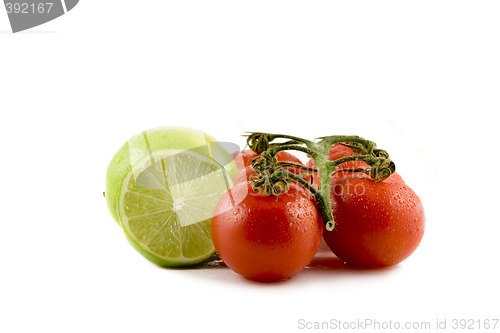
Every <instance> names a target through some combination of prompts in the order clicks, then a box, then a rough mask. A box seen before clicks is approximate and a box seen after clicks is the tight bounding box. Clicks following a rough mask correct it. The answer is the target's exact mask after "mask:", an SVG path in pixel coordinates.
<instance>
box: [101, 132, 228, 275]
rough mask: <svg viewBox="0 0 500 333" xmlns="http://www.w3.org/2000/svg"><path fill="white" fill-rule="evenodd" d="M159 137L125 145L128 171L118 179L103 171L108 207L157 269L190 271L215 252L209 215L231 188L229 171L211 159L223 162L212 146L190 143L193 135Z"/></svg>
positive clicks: (206, 143)
mask: <svg viewBox="0 0 500 333" xmlns="http://www.w3.org/2000/svg"><path fill="white" fill-rule="evenodd" d="M169 132H170V135H168V133H169ZM162 133H163V135H160V136H158V135H156V136H155V135H153V136H151V135H149V133H148V132H147V131H146V132H143V133H142V136H141V135H139V136H136V137H134V138H132V139H131V140H129V142H128V146H129V147H128V151H129V154H127V158H128V161H129V162H128V164H129V168H126V170H127V171H126V172H125V174H124V175H123V178H122V176H118V177H110V175H109V173H110V171H109V169H108V180H109V179H111V181H110V182H108V188H109V190H110V191H113V190H116V187H118V188H117V191H116V193H112V194H111V195H113V196H114V197H115V200H114V201H113V200H111V201H108V205H109V204H110V202H111V206H110V210H111V211H113V209H116V218H117V220H118V221H119V223H120V225H121V226H122V228H123V230H124V231H125V234H126V236H127V239H128V240H129V242H130V243H131V244H132V245H133V246H134V247H135V248H136V249H137V250H138V251H139V252H140V253H141V254H142V255H143V256H144V257H146V258H147V259H149V260H151V261H153V262H154V263H156V264H158V265H161V266H167V267H179V266H186V265H192V264H196V263H199V262H202V261H203V260H205V259H207V258H209V257H210V256H212V255H213V254H214V252H215V249H214V246H213V243H212V239H211V235H210V223H211V218H212V213H213V210H214V208H215V205H216V204H217V202H218V201H219V199H220V198H221V197H222V195H223V194H224V193H225V192H226V191H227V190H228V189H229V188H230V187H231V186H232V182H231V174H232V173H234V172H235V166H234V163H233V162H230V163H228V164H226V165H223V164H221V163H219V161H218V160H216V159H215V158H214V156H218V157H221V158H219V160H224V158H222V154H223V152H222V150H221V149H219V148H217V146H216V145H210V143H211V142H215V140H210V142H207V141H208V140H206V136H204V137H205V142H204V145H200V146H197V144H199V143H202V141H203V140H193V134H196V135H195V136H194V137H195V139H196V138H197V135H198V134H199V131H194V130H190V129H179V128H175V129H174V130H172V129H163V130H162ZM156 134H158V133H156ZM198 136H199V135H198ZM183 137H186V139H183ZM210 138H211V137H210ZM158 139H161V140H159V141H158ZM157 141H158V142H157ZM181 146H184V147H185V148H184V149H179V148H181ZM167 147H172V148H167ZM218 150H220V151H218ZM227 154H228V153H227ZM228 155H229V154H228ZM132 161H133V162H132ZM225 161H226V162H228V161H232V159H226V160H225ZM118 164H119V163H118ZM112 165H113V163H112ZM110 168H111V165H110ZM228 171H229V173H228ZM116 179H118V182H117V183H113V182H112V181H113V180H115V181H116ZM120 179H121V180H120ZM118 183H119V184H118ZM113 184H114V185H115V186H111V185H113ZM117 185H119V186H117ZM106 197H107V198H108V193H107V192H106Z"/></svg>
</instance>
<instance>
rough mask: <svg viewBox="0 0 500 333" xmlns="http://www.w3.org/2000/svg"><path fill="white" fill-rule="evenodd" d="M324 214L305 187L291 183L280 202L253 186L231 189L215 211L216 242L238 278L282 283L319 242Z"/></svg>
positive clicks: (213, 238)
mask: <svg viewBox="0 0 500 333" xmlns="http://www.w3.org/2000/svg"><path fill="white" fill-rule="evenodd" d="M322 232H323V223H322V220H321V217H320V214H319V212H318V210H317V208H316V206H315V204H314V202H313V201H312V200H311V198H310V196H309V195H308V194H307V193H306V192H305V190H304V189H303V188H301V187H300V186H299V185H296V184H294V183H291V184H290V189H289V190H288V192H286V193H283V194H281V195H280V196H279V197H278V200H276V197H274V196H263V195H261V194H259V193H257V192H254V191H253V190H252V188H251V186H250V183H249V182H246V183H239V184H237V185H236V186H234V187H233V188H232V189H231V190H229V191H228V192H227V193H226V194H225V195H224V196H223V197H222V199H221V200H220V202H219V203H218V205H217V206H216V208H215V212H214V217H213V218H212V240H213V242H214V245H215V249H216V250H217V252H218V254H219V256H220V257H221V259H222V260H223V261H224V262H225V263H226V265H227V266H228V267H229V268H231V269H232V270H233V271H235V272H236V273H238V274H241V275H243V276H245V277H247V278H249V279H252V280H257V281H279V280H284V279H287V278H289V277H291V276H293V275H295V274H296V273H298V272H299V271H301V270H302V269H303V268H304V267H305V266H306V265H307V264H308V263H309V262H310V261H311V259H312V258H313V257H314V255H315V253H316V251H317V250H318V247H319V244H320V242H321V238H322Z"/></svg>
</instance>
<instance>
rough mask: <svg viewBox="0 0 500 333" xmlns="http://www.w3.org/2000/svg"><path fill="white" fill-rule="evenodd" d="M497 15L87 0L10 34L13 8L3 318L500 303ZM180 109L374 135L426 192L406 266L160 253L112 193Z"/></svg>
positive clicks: (207, 319) (390, 4) (5, 103)
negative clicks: (148, 135) (293, 265)
mask: <svg viewBox="0 0 500 333" xmlns="http://www.w3.org/2000/svg"><path fill="white" fill-rule="evenodd" d="M499 17H500V3H499V2H498V1H435V0H434V1H348V2H337V1H290V0H287V1H273V0H267V1H247V2H241V1H161V2H160V1H139V2H138V1H123V0H120V1H119V0H107V1H88V0H82V1H81V2H80V3H79V4H78V5H77V6H76V7H75V8H74V9H73V10H72V11H70V12H69V13H68V14H66V15H64V16H63V17H61V18H59V19H56V20H54V21H52V22H50V23H47V24H45V25H42V26H39V27H36V28H34V29H32V30H29V31H27V32H24V33H18V34H12V33H11V32H10V31H9V30H10V27H9V24H8V19H7V15H6V13H5V11H3V9H0V112H1V120H0V144H1V146H0V148H1V163H0V171H1V175H2V178H1V192H0V193H1V194H0V196H1V200H0V203H1V211H0V223H1V228H0V256H1V261H0V265H1V266H0V267H1V273H0V307H1V309H0V331H2V332H112V331H113V332H153V331H154V332H184V331H185V332H188V331H189V332H195V331H196V332H204V331H206V330H208V329H210V330H211V331H214V332H215V330H213V329H216V331H217V332H229V331H234V332H299V331H306V330H301V329H300V325H299V320H301V319H303V320H305V321H306V322H315V321H330V320H332V319H337V320H341V321H351V320H357V319H361V320H364V319H365V318H368V319H373V320H378V321H389V320H391V321H393V322H396V321H398V322H401V323H404V322H406V321H410V322H420V321H428V322H431V324H432V325H433V326H432V327H435V325H436V321H437V320H441V321H443V320H445V319H446V320H447V328H448V331H450V332H451V331H453V330H451V325H452V322H451V320H452V319H454V318H458V319H488V318H499V317H500V311H499V310H500V304H499V296H500V292H499V287H498V280H499V279H500V274H499V273H498V265H499V264H498V254H499V253H500V246H499V233H500V224H499V223H500V219H499V214H498V207H499V205H500V201H499V199H500V196H499V194H498V186H499V185H500V184H499V181H498V179H499V178H498V177H499V176H498V170H499V169H498V167H499V162H500V158H499V152H498V151H499V140H498V136H497V135H498V134H497V127H498V123H499V122H498V118H495V115H496V114H497V113H498V111H499V110H500V96H499V95H500V20H499ZM165 125H180V126H189V127H194V128H198V129H201V130H204V131H206V132H208V133H209V134H211V135H213V136H215V137H216V138H217V139H219V140H221V141H232V142H236V143H239V144H243V142H244V140H243V139H242V138H241V137H240V135H241V134H242V132H243V131H248V130H255V131H270V132H278V133H279V132H282V133H288V134H296V135H299V136H305V137H308V138H313V137H317V136H323V135H330V134H357V135H361V136H364V137H366V138H369V139H371V140H373V141H375V142H377V143H378V146H379V147H381V148H384V149H386V150H387V151H389V152H390V153H391V157H392V158H393V160H394V161H395V162H396V164H397V167H398V171H399V173H400V174H401V175H402V176H403V178H404V179H405V180H406V182H407V184H409V185H410V186H411V187H412V188H413V189H414V190H415V192H417V194H419V196H420V197H421V199H422V201H423V203H424V207H425V210H426V217H427V225H426V234H425V236H424V239H423V242H422V243H421V246H420V247H419V248H418V249H417V251H416V252H415V253H414V254H413V255H412V256H411V257H410V258H409V259H408V260H406V261H404V262H403V263H401V264H400V265H398V266H397V267H394V268H390V269H385V270H376V271H353V270H348V269H342V268H338V267H337V268H332V269H306V270H304V271H303V272H301V273H299V274H298V275H296V276H295V277H293V278H292V279H290V280H288V281H285V282H281V283H274V284H262V283H254V282H251V281H248V280H246V279H244V278H241V277H239V276H238V275H236V274H235V273H233V272H232V271H230V270H229V269H212V270H207V269H205V270H169V269H161V268H158V267H156V266H154V265H153V264H151V263H149V262H148V261H147V260H145V259H144V258H143V257H142V256H140V255H139V254H138V253H137V252H135V250H134V249H133V248H132V247H130V246H129V245H128V243H127V242H126V240H125V238H124V236H123V234H122V232H121V230H120V229H119V227H118V226H117V225H116V224H115V222H114V221H113V219H112V218H111V216H110V215H109V213H108V211H107V207H106V204H105V201H104V198H103V197H102V192H103V191H104V180H105V171H106V168H107V165H108V163H109V161H110V159H111V157H112V156H113V154H114V153H115V151H116V150H117V149H118V148H119V147H120V146H121V145H122V144H123V143H124V142H125V141H126V140H127V139H128V138H129V137H130V136H132V135H134V134H136V133H137V132H140V131H142V130H144V129H147V128H152V127H157V126H165ZM475 325H476V326H475V327H476V328H477V323H476V324H475ZM498 330H500V324H498V326H497V331H498ZM316 331H317V330H316ZM330 331H339V330H334V329H331V330H330ZM350 331H353V332H354V331H355V330H350ZM367 331H368V330H367ZM455 331H456V330H455ZM490 331H491V330H490Z"/></svg>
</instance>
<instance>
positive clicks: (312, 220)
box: [212, 144, 425, 281]
mask: <svg viewBox="0 0 500 333" xmlns="http://www.w3.org/2000/svg"><path fill="white" fill-rule="evenodd" d="M356 155H358V154H357V153H356V152H354V151H353V150H352V149H351V148H350V147H348V146H345V145H343V144H335V145H333V146H332V147H331V149H330V151H329V153H328V160H330V161H337V160H339V159H341V158H345V157H349V156H356ZM257 156H258V154H255V153H254V152H253V151H251V150H246V151H244V152H242V153H241V154H240V155H239V156H238V158H239V162H238V163H239V164H238V168H239V170H240V171H239V173H238V174H237V175H236V176H235V177H234V179H235V182H236V183H237V184H236V185H235V187H233V188H232V189H231V190H230V191H228V192H227V193H226V194H225V195H224V197H223V198H222V199H221V201H220V202H219V204H218V205H217V207H216V209H215V213H214V217H213V219H212V239H213V241H214V245H215V248H216V250H217V252H218V253H219V255H220V257H221V258H222V260H223V261H224V262H225V263H226V264H227V265H228V267H230V268H231V269H232V270H234V271H235V272H237V273H239V274H241V275H243V276H245V277H247V278H250V279H253V280H261V281H277V280H283V279H286V278H289V277H291V276H293V275H294V274H296V273H298V272H299V271H301V270H302V269H303V268H304V267H305V266H306V265H307V264H308V263H309V262H310V260H311V259H312V258H313V257H314V255H315V253H316V251H317V250H318V247H319V244H320V241H321V238H322V236H323V238H324V240H325V242H326V243H327V245H328V246H329V248H330V249H331V250H332V252H333V253H334V254H335V255H336V256H337V257H339V258H340V259H341V260H343V261H344V262H346V263H347V264H349V265H353V266H359V267H383V266H390V265H395V264H397V263H399V262H401V261H403V260H404V259H406V258H407V257H408V256H409V255H411V254H412V253H413V251H415V249H416V248H417V247H418V245H419V243H420V241H421V239H422V236H423V233H424V224H425V216H424V210H423V206H422V203H421V201H420V199H419V197H418V196H417V195H416V194H415V193H414V192H413V191H412V190H411V188H409V187H408V186H407V185H406V184H405V182H404V181H403V179H402V178H401V176H399V174H397V173H396V172H394V173H392V175H390V176H389V177H388V178H387V179H384V180H383V181H380V180H374V179H373V178H372V177H371V176H370V172H369V169H370V166H369V165H368V164H367V163H365V162H364V161H362V160H350V161H347V162H345V163H341V164H339V165H338V166H337V167H336V169H335V172H334V173H333V175H332V177H331V183H330V193H329V194H330V205H331V212H332V214H333V218H334V221H335V227H334V229H333V230H332V231H327V230H326V228H325V227H324V226H323V222H324V221H323V219H322V215H321V213H320V212H319V211H318V208H317V206H318V205H317V202H315V197H314V196H312V195H311V194H310V192H309V191H307V190H306V189H305V188H304V187H303V186H301V185H298V184H296V183H290V184H289V189H288V191H286V192H285V193H282V194H280V195H278V196H264V195H262V194H260V193H258V192H256V191H254V189H253V187H252V185H251V182H250V181H247V180H248V177H249V176H250V175H251V174H253V173H255V170H254V169H253V167H252V165H251V162H252V160H253V159H254V158H255V157H257ZM276 158H277V160H278V161H282V162H290V163H294V164H296V165H297V166H304V165H303V164H302V163H301V162H300V160H298V159H297V158H296V157H295V156H294V155H292V154H290V153H287V152H284V151H280V152H278V153H277V154H276ZM237 161H238V160H237ZM304 167H309V168H311V169H314V168H315V163H314V161H313V159H310V160H309V161H308V162H307V163H306V165H305V166H304ZM288 170H289V171H290V172H293V173H294V174H299V173H301V172H303V171H301V170H299V169H297V168H293V167H288ZM364 171H366V172H364ZM309 172H310V174H311V175H312V183H313V186H314V187H315V188H318V187H319V177H318V174H317V172H314V171H309ZM310 178H311V177H309V178H308V180H309V181H310V180H311V179H310Z"/></svg>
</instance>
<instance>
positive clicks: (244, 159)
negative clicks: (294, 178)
mask: <svg viewBox="0 0 500 333" xmlns="http://www.w3.org/2000/svg"><path fill="white" fill-rule="evenodd" d="M257 156H259V154H256V153H254V152H253V151H252V150H250V149H247V150H244V151H242V152H241V153H240V154H239V155H237V156H236V157H235V158H234V160H235V161H236V166H237V167H238V173H236V174H235V175H234V176H233V182H234V183H235V184H237V183H241V182H246V181H248V177H249V176H250V175H251V174H254V173H255V170H254V169H253V168H252V160H253V159H254V158H255V157H257ZM276 159H277V160H278V162H289V163H295V164H298V165H304V164H302V162H301V161H300V160H299V159H298V158H297V157H296V156H294V155H292V154H290V153H289V152H286V151H280V152H278V153H277V154H276ZM285 169H287V170H289V171H291V172H293V173H295V174H300V173H302V172H305V171H302V170H300V169H295V168H289V167H286V168H285Z"/></svg>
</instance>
